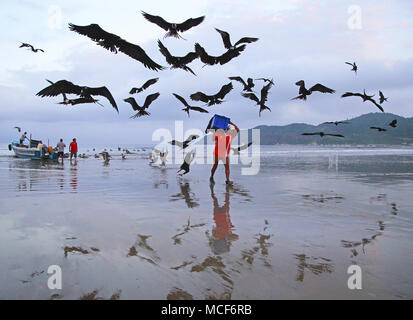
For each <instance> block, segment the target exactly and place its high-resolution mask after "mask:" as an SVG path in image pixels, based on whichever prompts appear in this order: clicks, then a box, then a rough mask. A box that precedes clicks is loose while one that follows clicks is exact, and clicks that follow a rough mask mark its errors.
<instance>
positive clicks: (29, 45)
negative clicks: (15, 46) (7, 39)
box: [19, 42, 44, 53]
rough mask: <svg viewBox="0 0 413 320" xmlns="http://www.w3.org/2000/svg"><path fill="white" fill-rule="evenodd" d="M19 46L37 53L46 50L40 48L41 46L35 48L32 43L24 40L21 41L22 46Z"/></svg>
mask: <svg viewBox="0 0 413 320" xmlns="http://www.w3.org/2000/svg"><path fill="white" fill-rule="evenodd" d="M19 48H29V49H30V50H32V51H33V52H35V53H37V52H38V51H41V52H44V50H43V49H40V48H38V49H35V48H34V47H33V46H32V45H31V44H29V43H24V42H22V43H21V46H20V47H19Z"/></svg>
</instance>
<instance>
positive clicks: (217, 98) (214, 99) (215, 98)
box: [189, 82, 233, 107]
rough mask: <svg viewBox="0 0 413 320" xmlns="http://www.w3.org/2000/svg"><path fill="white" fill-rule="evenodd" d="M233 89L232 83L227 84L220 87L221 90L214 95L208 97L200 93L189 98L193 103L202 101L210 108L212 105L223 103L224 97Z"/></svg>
mask: <svg viewBox="0 0 413 320" xmlns="http://www.w3.org/2000/svg"><path fill="white" fill-rule="evenodd" d="M232 89H233V86H232V82H229V83H227V84H225V85H223V86H222V87H221V90H219V92H218V93H217V94H215V95H211V96H208V95H206V94H205V93H202V92H200V91H198V92H196V93H193V94H191V95H190V96H189V97H190V98H191V99H192V100H194V101H202V102H205V103H207V105H208V106H209V107H210V106H212V105H214V104H221V103H222V102H224V100H223V99H224V98H225V96H226V95H227V94H228V93H229V92H230V91H231V90H232Z"/></svg>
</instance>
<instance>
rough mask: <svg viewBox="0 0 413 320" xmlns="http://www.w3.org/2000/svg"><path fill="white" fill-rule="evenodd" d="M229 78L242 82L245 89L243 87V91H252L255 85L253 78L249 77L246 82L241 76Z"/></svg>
mask: <svg viewBox="0 0 413 320" xmlns="http://www.w3.org/2000/svg"><path fill="white" fill-rule="evenodd" d="M228 79H230V80H235V81H238V82H241V83H242V84H243V86H244V89H242V91H249V92H252V88H253V87H254V86H255V84H254V82H253V80H252V78H248V79H247V83H245V81H244V80H243V79H242V78H241V77H229V78H228Z"/></svg>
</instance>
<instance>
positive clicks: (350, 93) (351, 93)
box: [341, 90, 384, 112]
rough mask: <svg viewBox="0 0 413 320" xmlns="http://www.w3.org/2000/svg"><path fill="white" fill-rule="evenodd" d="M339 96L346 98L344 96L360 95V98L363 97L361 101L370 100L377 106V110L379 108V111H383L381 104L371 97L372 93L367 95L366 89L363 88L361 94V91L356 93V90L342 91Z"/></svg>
mask: <svg viewBox="0 0 413 320" xmlns="http://www.w3.org/2000/svg"><path fill="white" fill-rule="evenodd" d="M341 97H342V98H346V97H360V98H362V99H363V102H366V101H370V102H372V103H373V104H374V105H375V106H376V107H377V108H379V110H380V111H381V112H384V109H383V107H382V106H381V105H379V104H378V103H377V102H376V100H374V99H373V97H374V94H373V95H371V96H369V95H367V94H366V90H364V91H363V93H362V94H361V93H358V92H356V93H354V92H346V93H344V94H343V95H342V96H341Z"/></svg>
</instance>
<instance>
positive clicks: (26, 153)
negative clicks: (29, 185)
mask: <svg viewBox="0 0 413 320" xmlns="http://www.w3.org/2000/svg"><path fill="white" fill-rule="evenodd" d="M38 144H39V141H37V140H30V145H21V144H19V143H18V142H12V144H9V150H10V151H11V150H13V151H14V154H15V155H16V157H18V158H25V159H33V160H44V159H52V160H54V159H56V158H57V153H56V152H55V151H54V150H53V151H52V152H51V153H50V152H49V149H48V148H47V147H46V146H44V147H43V148H42V149H39V148H38V147H37V145H38Z"/></svg>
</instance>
